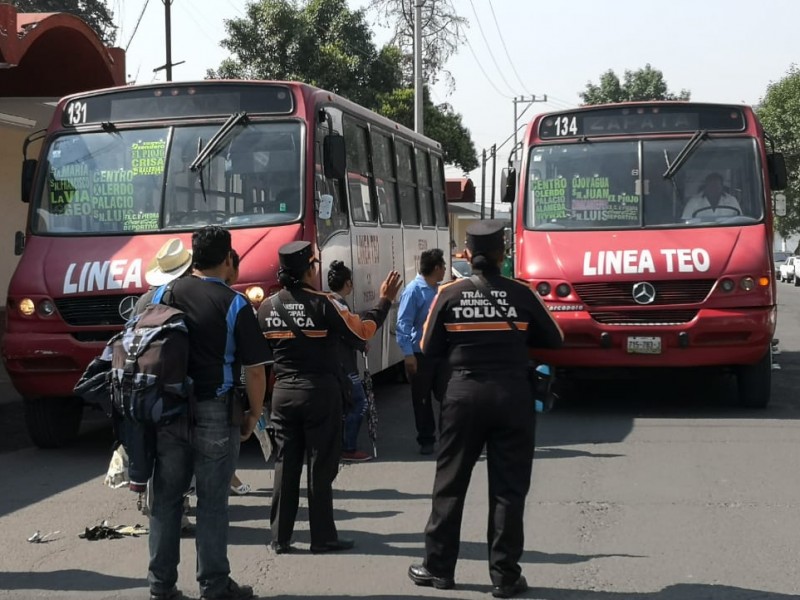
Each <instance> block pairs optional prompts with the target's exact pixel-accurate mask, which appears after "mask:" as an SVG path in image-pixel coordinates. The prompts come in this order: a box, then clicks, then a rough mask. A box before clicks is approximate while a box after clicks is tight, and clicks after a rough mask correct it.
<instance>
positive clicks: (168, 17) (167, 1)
mask: <svg viewBox="0 0 800 600" xmlns="http://www.w3.org/2000/svg"><path fill="white" fill-rule="evenodd" d="M173 1H174V0H161V2H162V3H163V4H164V28H165V30H166V45H167V62H166V63H165V64H163V65H161V66H160V67H156V68H155V69H153V73H158V72H159V71H166V72H167V81H172V67H175V66H177V65H182V64H183V63H184V62H186V61H183V60H182V61H181V62H177V63H173V62H172V3H173Z"/></svg>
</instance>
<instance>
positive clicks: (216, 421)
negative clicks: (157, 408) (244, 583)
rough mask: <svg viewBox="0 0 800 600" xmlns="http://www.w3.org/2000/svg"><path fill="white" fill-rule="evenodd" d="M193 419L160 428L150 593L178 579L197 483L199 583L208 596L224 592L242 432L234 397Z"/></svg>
mask: <svg viewBox="0 0 800 600" xmlns="http://www.w3.org/2000/svg"><path fill="white" fill-rule="evenodd" d="M195 421H196V423H195V426H194V427H193V428H192V429H191V432H190V431H189V427H188V416H183V417H181V418H180V419H178V420H177V421H175V422H173V423H170V424H169V425H164V426H162V427H160V428H159V430H158V434H157V437H158V439H157V448H156V466H155V471H154V473H153V506H152V509H151V516H150V540H149V541H150V568H149V571H148V576H147V579H148V581H149V582H150V590H151V592H154V593H164V592H167V591H169V590H170V589H172V587H173V586H174V585H175V583H176V582H177V580H178V562H179V561H180V542H181V514H182V508H183V495H184V494H185V493H186V490H187V489H188V488H189V483H190V481H191V479H192V474H194V475H195V478H196V480H197V481H196V492H197V528H196V532H195V546H196V548H197V581H198V582H199V584H200V593H201V594H202V595H209V596H214V595H217V594H220V593H222V592H223V591H224V589H225V588H226V586H227V583H228V576H229V574H230V564H229V563H228V494H229V492H230V484H231V476H232V475H233V471H234V467H235V465H236V459H237V458H238V456H239V428H238V427H232V426H231V424H230V408H229V406H228V398H227V397H220V398H215V399H213V400H205V401H199V402H198V403H197V409H196V415H195Z"/></svg>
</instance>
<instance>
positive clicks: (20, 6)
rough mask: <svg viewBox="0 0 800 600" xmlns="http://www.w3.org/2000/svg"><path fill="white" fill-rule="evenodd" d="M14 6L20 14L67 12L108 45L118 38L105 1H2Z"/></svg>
mask: <svg viewBox="0 0 800 600" xmlns="http://www.w3.org/2000/svg"><path fill="white" fill-rule="evenodd" d="M2 1H3V2H7V3H8V4H11V5H12V6H14V7H15V8H16V9H17V11H18V12H25V13H34V12H39V13H50V12H65V13H69V14H71V15H75V16H76V17H80V18H81V19H83V20H84V21H86V23H88V25H89V27H91V28H92V29H94V30H95V32H97V35H98V36H99V37H100V39H101V40H103V43H104V44H106V45H112V44H113V43H114V40H115V39H116V37H117V27H116V26H115V25H114V20H113V17H114V13H112V12H111V11H110V10H109V8H108V6H106V3H105V2H104V0H2Z"/></svg>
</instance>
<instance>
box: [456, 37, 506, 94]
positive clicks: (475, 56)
mask: <svg viewBox="0 0 800 600" xmlns="http://www.w3.org/2000/svg"><path fill="white" fill-rule="evenodd" d="M464 41H465V42H467V48H469V51H470V53H471V54H472V58H474V59H475V63H476V64H477V65H478V68H479V69H480V70H481V73H483V76H484V77H485V78H486V81H488V82H489V85H491V86H492V87H493V88H494V91H495V92H497V93H498V94H500V95H501V96H502V97H503V98H508V99H511V98H512V96H509V95H508V94H505V93H503V92H501V91H500V89H499V88H498V87H497V86H496V85H495V84H494V81H492V80H491V79H490V78H489V75H487V73H486V69H484V68H483V65H482V64H481V61H480V60H478V55H477V54H475V49H474V48H473V47H472V44H470V42H469V38H464Z"/></svg>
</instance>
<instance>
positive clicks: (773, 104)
mask: <svg viewBox="0 0 800 600" xmlns="http://www.w3.org/2000/svg"><path fill="white" fill-rule="evenodd" d="M756 112H757V114H758V118H759V119H760V120H761V124H762V125H763V127H764V131H766V133H767V134H768V135H769V136H770V137H771V138H772V139H773V140H774V141H775V149H776V150H777V151H779V152H783V155H784V158H785V159H786V170H787V172H788V174H789V183H788V185H787V186H786V189H785V190H783V193H784V194H786V216H785V217H775V231H777V232H778V233H779V234H780V235H781V237H784V238H786V237H789V236H790V235H793V234H795V233H797V232H798V231H800V206H798V200H800V70H798V67H797V65H792V66H791V67H790V68H789V71H788V72H787V73H786V76H785V77H783V79H781V80H779V81H776V82H772V83H770V84H769V86H768V87H767V93H766V95H765V96H764V98H762V100H761V104H760V105H759V106H758V108H757V109H756Z"/></svg>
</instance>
